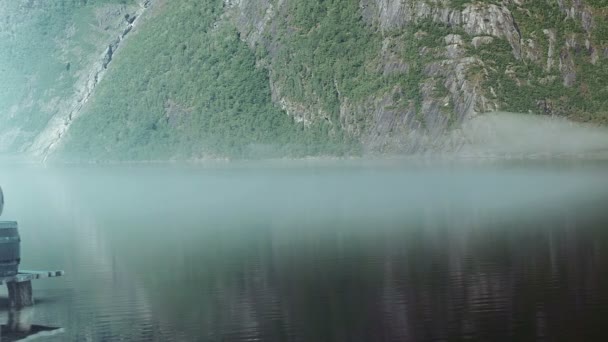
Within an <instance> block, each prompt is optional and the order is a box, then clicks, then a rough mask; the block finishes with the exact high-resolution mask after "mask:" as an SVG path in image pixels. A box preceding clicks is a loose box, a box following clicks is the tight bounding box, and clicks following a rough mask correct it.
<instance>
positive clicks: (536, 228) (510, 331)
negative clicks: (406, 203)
mask: <svg viewBox="0 0 608 342" xmlns="http://www.w3.org/2000/svg"><path fill="white" fill-rule="evenodd" d="M554 214H555V212H553V211H552V212H551V215H552V216H553V217H554V219H553V220H548V219H546V218H542V219H541V218H538V217H537V218H536V219H533V218H526V219H524V218H513V219H505V220H504V221H497V220H495V221H488V220H486V218H484V217H483V216H478V218H477V220H478V221H476V219H475V218H471V217H468V218H467V220H465V221H459V217H458V216H452V217H450V215H446V216H443V219H445V222H438V221H437V220H438V216H437V215H436V216H434V217H433V216H429V217H428V220H427V219H422V220H421V221H419V222H418V225H417V226H416V225H415V226H412V227H411V228H408V227H403V229H399V228H398V229H389V228H382V226H381V225H379V226H378V228H377V229H376V230H375V231H374V232H373V233H370V232H361V231H360V232H359V233H356V232H354V231H353V230H348V229H347V228H336V226H338V227H339V226H340V222H334V223H335V224H336V226H334V227H333V228H330V227H327V229H328V230H329V231H330V232H327V233H323V232H320V228H316V229H315V228H312V227H306V226H305V225H304V226H302V227H301V228H302V230H300V231H299V232H298V233H294V231H293V230H289V229H286V228H285V227H281V226H276V225H273V224H272V223H271V222H268V225H267V226H266V227H257V228H255V231H256V232H255V233H251V236H249V237H248V238H241V237H237V236H235V235H233V234H232V233H226V232H220V231H214V233H213V234H208V235H206V238H207V239H209V240H208V241H207V243H204V244H202V245H200V243H201V242H200V241H201V240H198V239H197V243H199V246H198V248H197V246H195V245H194V243H193V244H192V245H190V244H186V245H182V249H183V250H184V251H185V254H183V255H182V254H180V255H175V256H170V255H169V256H168V259H166V260H162V261H161V264H160V265H156V266H158V267H160V268H163V269H165V268H168V267H171V266H170V265H180V268H181V270H180V272H179V273H172V274H177V276H178V279H172V281H171V282H169V281H165V280H163V279H162V278H161V279H156V280H155V284H156V286H160V287H161V288H162V290H158V289H157V291H160V292H162V293H165V294H170V295H169V296H162V297H158V298H157V300H156V302H157V306H158V307H162V308H163V310H164V311H165V312H166V314H165V317H167V319H169V320H170V321H171V324H170V325H172V326H174V327H176V328H177V329H178V330H185V331H191V332H192V335H193V336H207V337H208V338H210V339H220V340H221V339H226V340H238V339H261V340H269V341H279V340H302V341H346V340H348V341H391V340H393V341H408V340H410V341H428V340H449V339H462V338H473V339H481V340H496V339H499V338H501V337H504V336H507V337H510V338H512V339H514V340H521V339H537V338H539V339H543V338H546V339H549V340H552V339H559V338H565V339H566V340H568V339H571V340H578V338H579V337H582V338H583V340H585V339H587V340H594V339H595V340H597V339H598V337H601V336H603V334H604V331H603V323H602V322H601V320H603V317H605V313H606V308H607V307H608V296H606V293H608V274H606V272H604V270H606V269H608V263H607V260H608V255H607V252H608V235H607V234H608V233H607V232H604V231H602V230H601V228H603V226H602V225H601V223H602V222H608V221H606V217H603V218H601V220H600V221H593V220H590V218H592V216H591V215H592V214H593V213H591V212H589V211H585V210H581V209H575V210H565V211H563V212H562V213H561V214H559V215H558V216H554ZM439 220H440V219H439ZM447 224H450V225H451V226H452V227H453V228H454V229H448V228H447ZM351 228H353V227H351ZM313 229H315V230H313ZM353 229H354V228H353ZM286 230H289V232H286ZM355 230H356V229H355ZM290 234H297V237H296V236H293V235H290ZM165 243H167V241H165ZM169 244H170V242H169ZM220 246H221V247H220ZM173 267H175V266H173ZM151 279H152V278H151ZM175 284H179V288H176V287H175ZM184 308H188V309H184Z"/></svg>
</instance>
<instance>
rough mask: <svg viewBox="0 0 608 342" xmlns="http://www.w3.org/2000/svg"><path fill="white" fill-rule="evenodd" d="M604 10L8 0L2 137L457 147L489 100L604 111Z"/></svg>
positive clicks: (289, 151)
mask: <svg viewBox="0 0 608 342" xmlns="http://www.w3.org/2000/svg"><path fill="white" fill-rule="evenodd" d="M0 1H1V0H0ZM148 6H150V8H151V9H150V10H146V11H147V13H146V14H145V15H143V18H144V19H142V20H141V21H138V22H137V25H135V27H128V24H126V22H129V20H131V19H133V17H130V16H129V15H132V14H133V13H134V12H135V11H137V13H143V12H144V11H143V9H144V8H148ZM607 17H608V3H607V2H606V0H580V1H574V0H564V1H563V2H558V1H555V0H542V1H526V2H521V3H520V2H517V3H516V2H504V1H496V0H483V1H480V0H477V1H468V0H458V1H450V2H442V1H430V0H411V1H407V2H403V1H398V0H383V1H379V0H323V1H321V0H307V1H301V0H284V1H278V0H249V1H235V0H209V1H198V0H180V1H161V0H149V1H148V0H145V1H144V0H61V1H53V2H50V1H43V0H31V1H14V2H13V1H2V2H0V27H1V28H2V30H1V32H0V37H1V38H2V39H0V62H1V63H2V65H3V68H2V69H1V70H0V76H2V77H3V79H4V80H6V83H5V84H4V85H3V87H2V88H0V104H1V105H2V106H3V110H1V111H0V151H1V150H7V149H12V150H28V149H29V150H32V151H35V152H36V153H40V154H42V155H45V156H46V155H47V154H49V153H57V154H58V155H61V156H63V157H67V158H73V159H97V160H107V159H121V160H151V159H192V158H193V159H204V158H224V157H227V158H268V157H303V156H315V155H353V154H355V155H357V154H360V153H362V152H363V151H365V152H368V153H393V152H409V151H419V150H424V149H426V148H436V147H437V146H438V148H443V147H444V145H443V144H442V143H441V142H439V143H436V141H437V140H440V136H441V134H442V133H445V132H447V131H450V130H451V129H453V128H455V127H457V126H458V125H459V124H460V123H462V122H463V121H464V120H466V119H467V118H469V117H471V115H473V114H475V113H483V112H488V111H497V110H500V111H512V112H524V113H535V114H544V115H553V116H563V117H568V118H570V119H573V120H578V121H586V122H592V123H596V124H607V123H608V86H607V85H608V83H607V82H606V80H607V79H608V21H607V20H606V18H607ZM130 18H131V19H130ZM471 22H473V23H475V25H474V26H471V25H468V24H467V23H471ZM127 27H128V28H127ZM127 33H128V36H127V37H126V38H125V40H124V42H123V41H122V39H123V38H124V37H125V34H127ZM117 37H120V38H118V39H119V40H120V48H119V49H118V50H117V51H114V50H113V45H112V44H113V43H112V42H115V41H116V39H117ZM108 49H109V51H110V54H109V55H107V54H108ZM104 51H105V52H104ZM104 54H106V55H107V56H106V57H104ZM102 58H106V59H107V60H108V64H107V65H105V64H104V67H103V70H102V73H99V74H96V73H95V72H93V73H91V71H90V70H91V68H92V67H97V68H98V69H99V68H100V67H99V65H101V64H100V60H101V59H102ZM110 62H111V63H110ZM106 67H107V70H106ZM98 75H100V76H99V77H98ZM91 84H92V85H91ZM82 94H84V95H82Z"/></svg>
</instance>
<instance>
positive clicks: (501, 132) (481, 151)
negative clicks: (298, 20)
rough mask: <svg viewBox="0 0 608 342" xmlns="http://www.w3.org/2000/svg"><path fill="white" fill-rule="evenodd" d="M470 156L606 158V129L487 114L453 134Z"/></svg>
mask: <svg viewBox="0 0 608 342" xmlns="http://www.w3.org/2000/svg"><path fill="white" fill-rule="evenodd" d="M454 135H455V136H457V137H459V139H462V140H461V143H462V148H461V150H460V153H461V154H463V155H471V156H501V157H504V156H512V157H521V156H524V157H535V156H536V157H556V156H562V157H563V156H568V157H593V158H598V157H601V158H607V157H608V128H605V127H598V126H593V125H589V124H582V123H576V122H572V121H569V120H567V119H564V118H558V117H548V116H541V115H532V114H516V113H490V114H483V115H479V116H477V117H476V118H474V119H472V120H470V121H467V122H465V124H464V125H463V127H462V128H461V129H459V130H458V131H457V132H455V134H454Z"/></svg>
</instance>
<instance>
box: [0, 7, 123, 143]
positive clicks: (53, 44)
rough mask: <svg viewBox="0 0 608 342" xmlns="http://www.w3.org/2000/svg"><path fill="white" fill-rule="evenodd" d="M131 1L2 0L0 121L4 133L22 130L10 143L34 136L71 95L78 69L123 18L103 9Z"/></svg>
mask: <svg viewBox="0 0 608 342" xmlns="http://www.w3.org/2000/svg"><path fill="white" fill-rule="evenodd" d="M134 6H135V0H58V1H55V0H53V1H40V0H38V1H12V0H11V1H9V0H3V1H1V2H0V16H1V17H2V19H3V20H2V21H0V65H1V66H2V67H1V68H0V77H1V78H2V81H3V82H2V83H3V85H2V88H1V89H0V105H1V106H2V110H1V111H0V123H1V125H2V128H3V129H2V133H3V134H7V131H8V130H10V129H17V130H19V131H21V132H22V134H21V135H20V136H19V137H18V138H17V140H16V141H14V142H12V145H13V146H12V147H13V148H19V147H20V146H21V145H23V144H27V143H28V141H30V140H31V139H33V137H34V136H35V135H36V134H37V133H39V132H40V131H41V130H42V129H44V127H45V126H46V124H47V122H48V121H49V119H50V118H51V117H52V116H53V115H55V114H56V113H57V111H58V103H59V102H60V99H64V98H69V97H71V96H73V93H74V85H75V83H76V81H77V79H78V77H79V74H80V73H82V72H85V70H86V69H87V68H88V67H89V64H90V60H91V57H96V55H97V54H100V53H101V51H102V50H103V49H104V48H105V47H106V44H107V41H108V40H109V39H110V38H112V37H113V36H114V34H115V32H114V31H113V28H114V26H115V25H116V21H117V20H118V21H120V20H121V19H122V17H119V18H115V17H111V16H109V15H108V14H107V12H110V13H111V12H116V11H120V9H121V8H124V9H127V8H133V7H134ZM116 34H117V33H116ZM1 140H3V139H2V138H0V141H1Z"/></svg>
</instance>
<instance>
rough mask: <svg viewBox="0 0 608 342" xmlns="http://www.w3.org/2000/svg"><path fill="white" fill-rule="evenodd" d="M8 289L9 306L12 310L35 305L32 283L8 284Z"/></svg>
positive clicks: (12, 282) (17, 282)
mask: <svg viewBox="0 0 608 342" xmlns="http://www.w3.org/2000/svg"><path fill="white" fill-rule="evenodd" d="M6 286H7V287H8V305H9V306H10V307H11V308H23V307H26V306H32V305H34V295H33V293H32V281H31V280H26V281H11V282H8V283H6Z"/></svg>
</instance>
